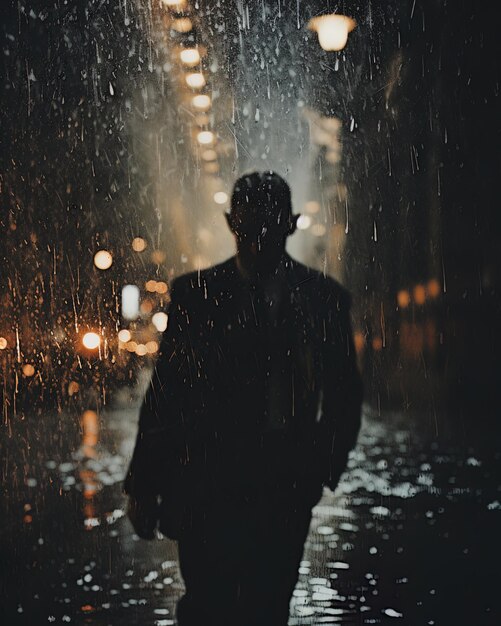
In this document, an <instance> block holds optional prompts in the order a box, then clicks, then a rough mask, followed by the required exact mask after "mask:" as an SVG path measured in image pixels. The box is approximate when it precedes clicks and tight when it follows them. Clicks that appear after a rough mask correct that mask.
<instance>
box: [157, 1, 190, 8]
mask: <svg viewBox="0 0 501 626" xmlns="http://www.w3.org/2000/svg"><path fill="white" fill-rule="evenodd" d="M161 2H162V4H164V5H165V6H166V7H169V8H170V9H176V10H179V9H182V8H183V7H184V5H185V4H186V0H161Z"/></svg>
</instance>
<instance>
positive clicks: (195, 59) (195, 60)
mask: <svg viewBox="0 0 501 626" xmlns="http://www.w3.org/2000/svg"><path fill="white" fill-rule="evenodd" d="M179 58H180V59H181V63H182V64H183V65H186V66H187V67H193V66H195V65H198V64H199V63H200V52H199V51H198V50H197V49H196V48H185V49H184V50H181V52H180V53H179Z"/></svg>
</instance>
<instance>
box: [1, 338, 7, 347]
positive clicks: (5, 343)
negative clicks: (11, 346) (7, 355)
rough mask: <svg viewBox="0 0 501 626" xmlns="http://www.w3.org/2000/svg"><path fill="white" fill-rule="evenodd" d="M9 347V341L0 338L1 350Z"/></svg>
mask: <svg viewBox="0 0 501 626" xmlns="http://www.w3.org/2000/svg"><path fill="white" fill-rule="evenodd" d="M6 347H7V339H5V337H0V350H5V348H6Z"/></svg>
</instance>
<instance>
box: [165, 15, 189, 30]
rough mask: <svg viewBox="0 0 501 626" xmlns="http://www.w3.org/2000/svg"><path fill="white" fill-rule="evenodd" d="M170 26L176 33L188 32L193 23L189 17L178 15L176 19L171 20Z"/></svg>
mask: <svg viewBox="0 0 501 626" xmlns="http://www.w3.org/2000/svg"><path fill="white" fill-rule="evenodd" d="M170 27H171V28H172V30H175V31H176V32H177V33H189V32H190V30H191V29H192V28H193V24H192V22H191V20H190V18H189V17H178V18H177V19H176V20H173V21H172V24H171V25H170Z"/></svg>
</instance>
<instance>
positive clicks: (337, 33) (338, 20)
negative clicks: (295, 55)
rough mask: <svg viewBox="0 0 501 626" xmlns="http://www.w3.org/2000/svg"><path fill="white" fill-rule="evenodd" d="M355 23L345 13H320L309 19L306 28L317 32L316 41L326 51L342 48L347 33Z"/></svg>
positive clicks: (346, 38)
mask: <svg viewBox="0 0 501 626" xmlns="http://www.w3.org/2000/svg"><path fill="white" fill-rule="evenodd" d="M356 25H357V23H356V22H355V20H353V19H352V18H351V17H347V16H346V15H337V14H331V15H320V16H318V17H314V18H313V19H311V20H310V22H309V24H308V28H310V30H314V31H316V33H317V34H318V43H319V44H320V45H321V46H322V48H323V49H324V50H326V51H328V52H330V51H332V50H342V49H343V48H344V47H345V46H346V42H347V41H348V33H351V31H352V30H353V29H354V28H355V26H356Z"/></svg>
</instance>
